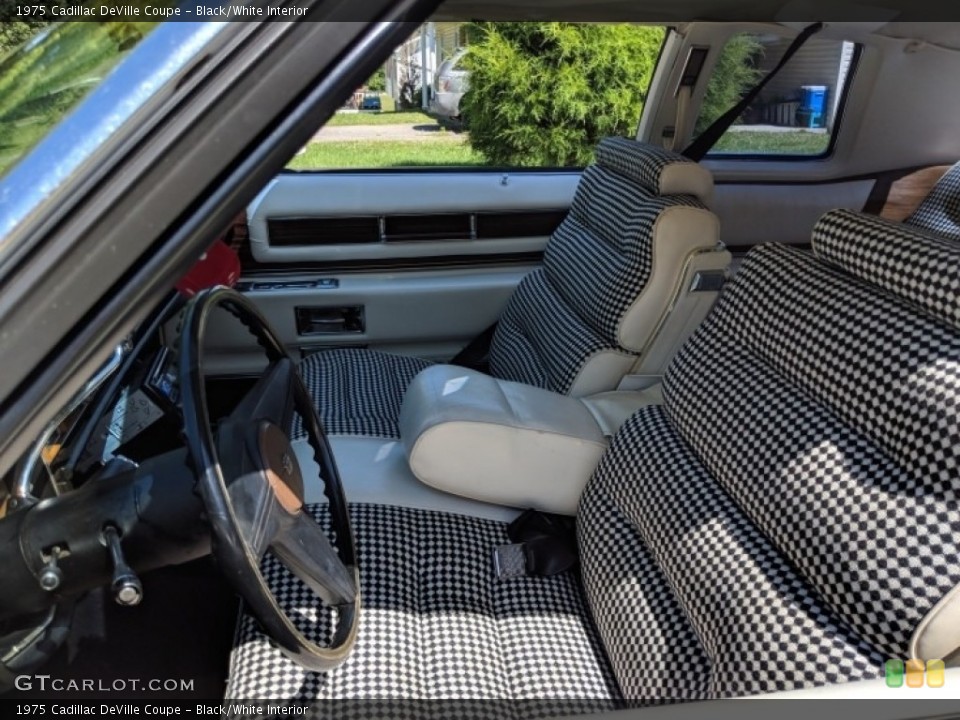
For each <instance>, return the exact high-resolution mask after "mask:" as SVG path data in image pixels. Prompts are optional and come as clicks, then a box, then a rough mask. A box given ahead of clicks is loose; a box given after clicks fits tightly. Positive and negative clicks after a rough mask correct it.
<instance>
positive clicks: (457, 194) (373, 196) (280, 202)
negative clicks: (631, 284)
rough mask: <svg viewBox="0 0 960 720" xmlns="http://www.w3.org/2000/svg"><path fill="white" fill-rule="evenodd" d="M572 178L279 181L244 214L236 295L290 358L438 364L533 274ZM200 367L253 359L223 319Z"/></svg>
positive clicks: (392, 176) (476, 175) (483, 174)
mask: <svg viewBox="0 0 960 720" xmlns="http://www.w3.org/2000/svg"><path fill="white" fill-rule="evenodd" d="M579 177H580V175H579V173H578V172H520V173H505V172H489V171H471V172H433V171H418V172H395V173H390V172H386V173H313V174H294V173H291V174H284V175H281V176H279V177H277V178H276V179H275V180H273V181H272V182H271V183H270V184H269V185H268V186H267V187H266V189H265V190H264V191H263V192H262V193H261V194H260V195H259V196H258V197H257V198H256V200H255V201H254V202H253V203H252V204H251V205H250V206H249V208H248V213H247V214H248V218H249V219H248V227H249V235H250V237H249V244H248V245H246V247H245V248H242V249H241V250H242V252H241V256H242V258H243V270H244V271H243V276H242V278H241V283H240V289H241V290H243V291H244V292H246V293H247V294H248V295H249V297H250V298H251V299H253V300H254V301H255V302H256V304H257V306H258V307H259V308H260V309H261V310H262V311H263V312H264V314H265V315H266V316H267V319H268V320H269V321H270V323H271V324H272V325H273V327H274V328H275V329H276V330H277V332H278V333H279V334H280V337H281V339H282V340H283V342H284V343H285V344H286V345H287V346H288V348H289V349H290V350H291V352H292V353H293V354H294V355H295V356H303V355H305V354H307V353H310V352H314V351H316V350H320V349H323V348H331V347H365V348H370V349H374V350H381V351H386V352H398V353H404V354H411V355H416V356H419V357H426V358H429V359H431V360H438V361H443V360H448V359H450V358H451V357H453V356H454V355H455V354H456V353H457V352H458V351H459V350H460V349H461V348H463V347H464V346H465V345H466V344H467V343H468V342H469V341H470V340H472V339H473V338H474V337H476V336H477V335H479V334H480V333H481V332H483V330H485V329H486V328H487V327H489V326H490V325H492V324H493V323H494V322H495V321H496V320H497V318H498V317H499V316H500V313H501V312H502V311H503V309H504V307H505V306H506V303H507V301H508V300H509V298H510V296H511V295H512V293H513V291H514V289H515V288H516V286H517V284H518V283H519V282H520V280H521V279H522V278H523V277H524V276H525V275H526V274H527V273H528V272H530V271H531V270H533V269H534V268H536V267H537V266H538V265H539V264H540V262H541V260H542V255H543V249H544V246H545V245H546V242H547V239H548V237H549V235H550V234H551V233H552V232H553V230H554V229H555V228H556V226H557V225H558V224H559V223H560V221H561V220H562V218H563V216H564V215H565V213H566V210H567V208H568V207H569V205H570V201H571V199H572V197H573V194H574V191H575V190H576V185H577V182H578V181H579ZM208 352H209V356H210V358H211V359H210V363H211V371H212V372H215V373H222V374H247V373H251V372H255V371H256V370H257V369H258V367H259V366H260V363H261V360H260V351H259V349H257V348H256V347H255V346H253V345H252V344H251V341H250V338H249V337H248V336H247V334H246V332H245V331H244V330H243V329H242V328H240V327H238V326H235V324H234V323H232V322H230V321H229V319H226V318H225V319H224V321H223V322H222V323H218V324H217V327H216V328H215V329H213V330H212V331H211V334H210V340H209V346H208Z"/></svg>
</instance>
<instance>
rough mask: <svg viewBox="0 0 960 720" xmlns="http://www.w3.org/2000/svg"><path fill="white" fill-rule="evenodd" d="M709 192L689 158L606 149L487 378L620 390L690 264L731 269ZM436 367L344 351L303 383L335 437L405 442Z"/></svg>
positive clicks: (497, 346) (633, 148) (323, 355)
mask: <svg viewBox="0 0 960 720" xmlns="http://www.w3.org/2000/svg"><path fill="white" fill-rule="evenodd" d="M712 192H713V178H712V176H711V175H710V173H709V172H708V171H707V170H706V169H704V168H702V167H700V166H699V165H697V164H696V163H694V162H691V161H690V160H688V159H687V158H684V157H683V156H681V155H677V154H675V153H671V152H667V151H666V150H663V149H661V148H657V147H654V146H651V145H645V144H642V143H639V142H636V141H634V140H628V139H626V138H606V139H604V140H602V141H601V142H600V144H599V145H598V146H597V150H596V164H594V165H591V166H589V167H588V168H587V169H586V170H585V171H584V173H583V177H582V179H581V180H580V183H579V184H578V186H577V191H576V194H575V196H574V199H573V203H572V205H571V207H570V211H569V213H568V214H567V216H566V218H565V219H564V221H563V222H562V223H561V225H560V227H558V228H557V230H556V231H555V232H554V234H553V236H552V237H551V238H550V240H549V242H548V243H547V247H546V252H545V257H544V265H543V267H542V268H540V269H538V270H535V271H534V272H532V273H530V274H529V275H528V276H527V277H526V278H524V279H523V281H522V282H521V283H520V285H519V286H518V288H517V290H516V292H515V293H514V295H513V297H512V298H511V300H510V302H509V304H508V305H507V307H506V309H505V311H504V313H503V315H502V317H501V318H500V321H499V323H498V325H497V329H496V332H495V334H494V336H493V340H492V343H491V347H490V374H491V375H493V376H494V377H497V378H500V379H504V380H513V381H516V382H522V383H526V384H529V385H535V386H537V387H542V388H547V389H549V390H552V391H554V392H558V393H563V394H569V395H574V396H582V395H591V394H593V393H597V392H602V391H605V390H613V389H615V388H616V387H617V385H618V384H619V383H620V380H621V379H622V378H623V376H624V375H625V374H627V373H628V372H629V371H630V369H631V367H632V366H633V364H634V363H635V362H636V360H637V357H638V355H639V354H640V353H642V352H643V351H644V350H645V349H646V348H647V345H648V343H649V342H650V340H651V339H652V338H653V337H654V335H655V333H656V331H657V328H658V327H659V326H660V321H661V320H662V318H663V317H664V316H665V314H666V313H667V311H668V310H669V308H670V305H671V302H672V300H673V298H674V297H675V295H676V292H677V285H678V283H679V282H680V278H681V276H682V275H683V272H684V270H685V267H686V265H687V263H688V261H689V260H690V258H691V256H693V255H695V254H697V253H702V252H723V253H724V255H726V256H727V258H729V256H728V255H727V254H726V251H724V250H723V249H722V246H721V245H720V240H719V222H718V220H717V218H716V216H715V215H714V214H713V213H711V212H710V211H709V210H707V209H706V203H708V202H709V200H710V196H711V195H712ZM727 261H728V262H729V259H728V260H727ZM431 364H432V363H431V362H430V361H428V360H422V359H420V358H413V357H409V356H401V355H392V354H388V353H382V352H375V351H370V350H361V349H340V350H328V351H321V352H318V353H315V354H313V355H309V356H308V357H306V358H305V359H304V360H303V362H302V363H301V364H300V372H301V374H302V376H303V378H304V381H305V383H306V385H307V388H308V389H309V390H310V393H311V394H312V396H313V398H314V401H315V402H316V405H317V409H318V411H319V413H320V417H321V419H322V420H323V423H324V426H325V427H326V430H327V432H328V433H330V434H333V435H367V436H377V437H386V438H398V437H399V428H398V424H397V423H398V417H399V414H400V406H401V404H402V401H403V395H404V392H405V391H406V389H407V386H408V385H409V384H410V381H411V380H412V379H413V378H414V376H415V375H416V374H417V373H418V372H420V371H421V370H423V369H424V368H426V367H428V366H429V365H431ZM295 435H296V436H301V437H302V430H301V429H300V428H299V427H298V428H296V429H295Z"/></svg>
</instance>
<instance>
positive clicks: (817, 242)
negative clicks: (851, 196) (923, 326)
mask: <svg viewBox="0 0 960 720" xmlns="http://www.w3.org/2000/svg"><path fill="white" fill-rule="evenodd" d="M812 241H813V252H814V254H816V255H817V257H819V258H821V259H822V260H824V261H826V262H828V263H830V264H832V265H836V266H838V267H840V268H842V269H844V270H846V271H847V272H849V273H851V274H853V275H856V276H857V277H859V278H862V279H864V280H866V281H868V282H870V283H873V284H874V285H877V286H878V287H881V288H883V289H884V290H887V291H888V292H891V293H893V294H894V295H897V296H898V297H900V298H902V299H904V300H906V301H907V302H909V303H911V304H913V305H916V306H918V307H920V308H922V309H923V310H924V311H926V312H927V313H928V314H930V315H932V316H934V317H936V318H938V319H940V320H943V321H945V322H947V323H949V324H951V325H953V326H956V327H960V242H957V241H954V240H951V239H950V238H947V237H944V236H942V235H938V234H936V233H932V232H929V231H926V230H920V229H917V228H914V227H911V226H908V225H904V224H902V223H895V222H890V221H889V220H883V219H881V218H879V217H876V216H875V215H865V214H863V213H859V212H854V211H852V210H831V211H830V212H828V213H827V214H826V215H824V216H823V217H821V218H820V220H819V221H818V222H817V224H816V226H815V227H814V228H813V238H812Z"/></svg>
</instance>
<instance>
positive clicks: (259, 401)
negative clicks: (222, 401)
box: [229, 357, 297, 432]
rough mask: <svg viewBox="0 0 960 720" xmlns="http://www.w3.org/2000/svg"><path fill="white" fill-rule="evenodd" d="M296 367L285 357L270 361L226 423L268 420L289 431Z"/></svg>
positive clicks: (293, 405) (293, 402)
mask: <svg viewBox="0 0 960 720" xmlns="http://www.w3.org/2000/svg"><path fill="white" fill-rule="evenodd" d="M296 382H297V367H296V365H294V364H293V360H291V359H290V358H288V357H284V358H281V359H280V360H277V361H275V362H273V363H271V364H270V366H269V367H268V368H267V369H266V371H265V372H264V373H263V375H261V376H260V379H259V380H257V382H256V384H255V385H254V386H253V387H252V388H251V389H250V391H249V392H248V393H247V394H246V395H245V396H244V398H243V400H241V401H240V403H239V404H238V405H237V407H236V408H235V409H234V411H233V412H232V413H230V418H229V422H231V423H247V422H250V421H251V420H253V419H258V420H267V421H268V422H271V423H273V424H274V425H276V426H277V427H278V428H280V429H281V430H283V431H284V432H289V430H290V426H291V424H292V422H293V413H294V409H295V406H296V401H295V395H294V390H295V386H296Z"/></svg>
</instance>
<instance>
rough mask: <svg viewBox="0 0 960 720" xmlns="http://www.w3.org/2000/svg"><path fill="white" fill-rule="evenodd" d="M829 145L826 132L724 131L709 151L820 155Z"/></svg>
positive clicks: (828, 137)
mask: <svg viewBox="0 0 960 720" xmlns="http://www.w3.org/2000/svg"><path fill="white" fill-rule="evenodd" d="M829 145H830V136H829V135H827V134H826V133H812V132H804V131H802V130H801V131H798V132H761V131H746V132H744V131H741V132H728V133H725V134H724V135H723V137H721V138H720V141H719V142H718V143H717V144H716V145H714V147H713V149H712V150H711V151H710V152H711V153H714V152H728V153H769V154H771V155H822V154H823V153H824V152H826V151H827V147H829Z"/></svg>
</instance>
